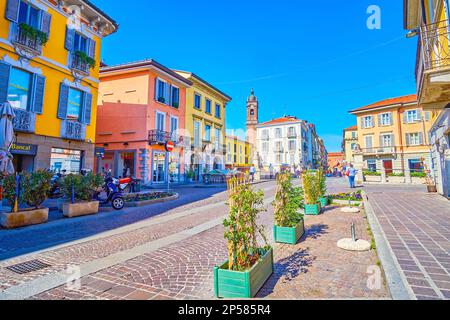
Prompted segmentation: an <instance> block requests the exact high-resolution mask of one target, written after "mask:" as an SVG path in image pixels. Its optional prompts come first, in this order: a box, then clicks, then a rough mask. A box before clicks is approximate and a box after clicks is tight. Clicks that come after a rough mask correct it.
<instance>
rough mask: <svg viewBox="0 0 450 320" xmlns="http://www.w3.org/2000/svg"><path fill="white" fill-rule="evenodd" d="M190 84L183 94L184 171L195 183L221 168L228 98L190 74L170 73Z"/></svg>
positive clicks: (223, 155) (229, 98) (184, 72)
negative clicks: (192, 177) (184, 107)
mask: <svg viewBox="0 0 450 320" xmlns="http://www.w3.org/2000/svg"><path fill="white" fill-rule="evenodd" d="M174 71H175V72H177V73H178V74H179V75H181V76H183V77H184V78H186V79H188V80H189V81H191V82H192V87H190V88H187V91H186V124H185V134H184V136H185V137H186V141H185V150H186V153H185V161H186V162H185V168H187V169H186V170H191V171H193V172H194V173H195V180H198V179H201V175H202V174H203V173H205V172H209V171H211V170H212V169H224V168H225V154H226V147H225V134H226V125H225V123H226V122H225V120H226V119H225V116H226V106H227V103H229V102H230V101H231V97H229V96H228V95H227V94H225V93H223V92H222V91H220V90H219V89H217V88H216V87H214V86H213V85H212V84H210V83H208V82H207V81H205V80H203V79H202V78H200V77H199V76H197V75H196V74H194V73H191V72H186V71H178V70H174Z"/></svg>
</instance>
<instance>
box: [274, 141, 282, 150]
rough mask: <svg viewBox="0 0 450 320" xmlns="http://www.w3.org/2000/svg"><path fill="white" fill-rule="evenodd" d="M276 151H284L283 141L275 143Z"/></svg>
mask: <svg viewBox="0 0 450 320" xmlns="http://www.w3.org/2000/svg"><path fill="white" fill-rule="evenodd" d="M275 151H276V152H282V151H283V147H282V145H281V142H277V143H276V144H275Z"/></svg>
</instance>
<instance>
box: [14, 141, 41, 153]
mask: <svg viewBox="0 0 450 320" xmlns="http://www.w3.org/2000/svg"><path fill="white" fill-rule="evenodd" d="M10 151H11V153H12V154H21V155H27V156H35V155H36V154H37V145H34V144H26V143H13V144H12V145H11V150H10Z"/></svg>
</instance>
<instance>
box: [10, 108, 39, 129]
mask: <svg viewBox="0 0 450 320" xmlns="http://www.w3.org/2000/svg"><path fill="white" fill-rule="evenodd" d="M14 113H15V115H16V117H15V118H14V120H13V126H14V130H15V131H18V132H24V133H34V131H35V127H36V114H35V113H34V112H30V111H27V110H22V109H14Z"/></svg>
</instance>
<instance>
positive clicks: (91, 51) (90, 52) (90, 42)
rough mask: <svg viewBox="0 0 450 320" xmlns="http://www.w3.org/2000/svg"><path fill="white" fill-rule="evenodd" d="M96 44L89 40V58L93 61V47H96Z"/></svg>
mask: <svg viewBox="0 0 450 320" xmlns="http://www.w3.org/2000/svg"><path fill="white" fill-rule="evenodd" d="M96 45H97V44H96V42H95V41H94V40H92V39H89V57H91V58H92V59H95V47H96Z"/></svg>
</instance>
